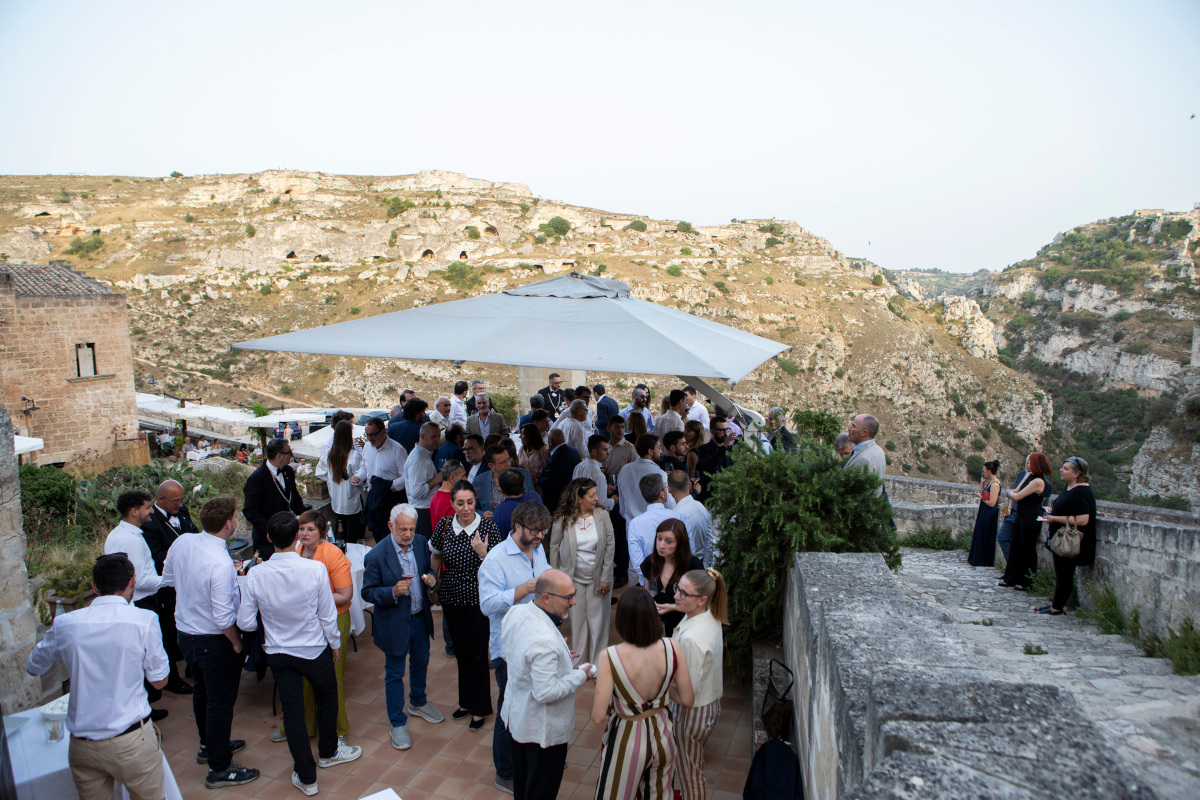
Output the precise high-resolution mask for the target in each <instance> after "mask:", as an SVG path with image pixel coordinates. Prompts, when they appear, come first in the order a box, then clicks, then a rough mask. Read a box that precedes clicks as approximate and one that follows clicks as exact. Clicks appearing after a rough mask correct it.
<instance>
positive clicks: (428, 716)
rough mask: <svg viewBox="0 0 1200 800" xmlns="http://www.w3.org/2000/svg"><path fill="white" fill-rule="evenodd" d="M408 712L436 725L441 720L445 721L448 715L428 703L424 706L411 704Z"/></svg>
mask: <svg viewBox="0 0 1200 800" xmlns="http://www.w3.org/2000/svg"><path fill="white" fill-rule="evenodd" d="M408 713H410V714H412V715H414V716H417V717H420V718H421V719H423V720H425V721H426V722H429V723H432V724H434V725H436V724H437V723H439V722H445V720H446V715H445V714H443V713H442V712H440V711H438V710H437V709H436V708H434V707H433V706H431V705H429V704H428V703H426V704H425V705H423V706H409V708H408Z"/></svg>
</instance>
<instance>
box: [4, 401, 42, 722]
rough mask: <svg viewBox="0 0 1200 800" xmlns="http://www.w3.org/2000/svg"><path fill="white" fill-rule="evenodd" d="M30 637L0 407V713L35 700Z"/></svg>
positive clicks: (15, 492)
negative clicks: (28, 660) (27, 662)
mask: <svg viewBox="0 0 1200 800" xmlns="http://www.w3.org/2000/svg"><path fill="white" fill-rule="evenodd" d="M36 643H37V620H36V618H35V617H34V615H33V607H32V606H31V605H30V602H29V575H28V574H27V573H26V572H25V532H24V530H22V527H21V482H20V479H19V478H18V477H17V458H16V456H15V455H13V428H12V421H11V420H10V419H9V416H8V411H7V410H5V409H4V408H3V407H0V712H2V713H4V714H12V713H14V712H16V711H24V710H25V709H27V708H31V707H32V706H34V705H37V703H39V702H40V701H41V697H42V683H41V681H39V680H38V679H37V678H34V677H33V676H31V675H29V674H28V673H26V672H25V659H26V658H28V657H29V652H30V651H31V650H33V646H34V644H36Z"/></svg>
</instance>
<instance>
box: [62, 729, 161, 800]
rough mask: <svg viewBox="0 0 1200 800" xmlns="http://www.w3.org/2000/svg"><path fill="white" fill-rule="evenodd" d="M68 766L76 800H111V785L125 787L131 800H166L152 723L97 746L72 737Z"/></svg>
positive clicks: (157, 745)
mask: <svg viewBox="0 0 1200 800" xmlns="http://www.w3.org/2000/svg"><path fill="white" fill-rule="evenodd" d="M67 762H68V763H69V764H70V765H71V777H72V778H74V779H75V788H76V790H78V792H79V800H112V796H113V781H116V782H118V783H123V784H125V788H126V789H128V790H129V797H130V800H165V798H166V789H165V788H164V779H163V759H162V748H161V747H160V746H159V738H158V729H157V728H155V727H154V723H152V722H147V723H146V724H145V725H143V726H142V727H140V728H138V729H137V730H136V731H133V732H132V733H126V734H124V735H122V736H114V737H113V738H111V739H103V740H101V741H98V742H93V741H90V740H88V739H76V738H75V737H71V743H70V747H69V748H68V750H67Z"/></svg>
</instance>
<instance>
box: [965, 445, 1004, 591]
mask: <svg viewBox="0 0 1200 800" xmlns="http://www.w3.org/2000/svg"><path fill="white" fill-rule="evenodd" d="M999 477H1000V461H999V460H996V461H986V462H984V465H983V477H982V478H980V480H979V491H977V492H976V493H975V496H976V497H977V498H979V510H978V511H976V512H975V533H974V534H973V535H972V536H971V552H970V553H968V554H967V564H968V565H970V566H972V567H990V566H993V565H994V564H995V563H996V522H997V520H999V518H1000V481H999V480H998V478H999Z"/></svg>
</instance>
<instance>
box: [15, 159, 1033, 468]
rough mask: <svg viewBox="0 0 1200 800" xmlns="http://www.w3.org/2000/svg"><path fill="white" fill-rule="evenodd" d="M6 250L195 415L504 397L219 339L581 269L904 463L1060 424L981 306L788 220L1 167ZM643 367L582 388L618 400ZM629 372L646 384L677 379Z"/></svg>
mask: <svg viewBox="0 0 1200 800" xmlns="http://www.w3.org/2000/svg"><path fill="white" fill-rule="evenodd" d="M0 258H3V259H6V260H8V261H12V262H22V261H24V262H45V261H48V260H50V259H56V258H61V259H65V260H67V261H69V262H70V263H72V264H74V265H77V266H79V267H81V268H82V269H84V270H85V271H86V272H88V273H89V274H90V275H92V276H94V277H96V278H98V279H101V280H105V281H108V282H110V283H112V284H113V285H114V286H116V287H118V288H120V289H122V290H124V291H125V292H126V293H127V296H128V300H129V307H130V325H131V327H132V334H133V342H134V347H135V353H134V357H135V364H136V365H137V370H138V372H137V380H138V384H139V388H140V389H142V390H151V391H153V390H158V389H164V388H166V389H170V390H172V391H174V392H176V393H184V394H187V395H189V396H199V397H203V398H204V400H205V401H206V402H217V403H225V404H239V403H248V402H249V401H251V400H262V401H267V402H270V403H276V404H277V403H279V402H284V401H286V402H287V403H288V404H289V405H291V404H302V403H303V404H312V405H316V406H337V405H354V406H362V405H368V406H386V405H390V404H391V403H392V402H394V401H395V397H396V395H397V393H398V391H399V390H401V389H404V388H409V387H411V388H415V389H417V390H418V391H419V392H420V393H422V394H423V395H424V396H427V397H433V396H436V395H437V394H440V393H443V392H445V391H447V390H448V389H449V387H450V385H451V383H452V381H453V380H455V379H457V378H460V377H465V378H470V377H475V376H480V377H483V378H484V379H485V380H487V381H488V383H489V385H490V386H492V387H494V388H495V389H496V390H498V391H506V392H509V393H511V392H513V391H514V388H515V384H516V370H515V369H514V368H511V367H504V366H494V365H480V364H472V363H468V364H466V365H465V366H464V367H463V368H462V369H461V370H456V369H455V367H454V365H453V364H452V363H449V362H425V361H411V362H409V361H391V360H370V361H368V360H364V359H350V358H336V357H312V356H307V355H291V354H273V353H256V352H244V351H234V352H230V351H229V349H228V346H229V344H230V343H231V342H235V341H241V340H245V339H251V338H257V337H261V336H268V335H272V334H275V333H282V332H285V331H290V330H295V329H299V328H305V327H311V326H316V325H321V324H326V323H331V322H336V321H340V320H345V319H349V318H352V317H353V316H355V315H373V314H380V313H386V312H389V311H393V310H401V309H405V308H411V307H413V306H418V305H424V304H428V303H437V302H444V301H448V300H453V299H457V298H460V297H464V296H468V295H472V294H477V293H482V292H494V291H497V290H499V289H502V288H504V287H507V286H512V285H519V284H523V283H530V282H533V281H536V280H539V279H541V278H542V277H544V276H545V275H549V274H554V273H559V272H563V271H566V270H577V271H581V272H590V273H593V274H604V275H606V276H610V277H615V278H618V279H620V280H624V281H627V282H628V283H630V284H631V285H632V286H633V288H634V293H635V295H636V296H638V297H641V298H644V299H647V300H651V301H654V302H658V303H663V304H666V305H672V306H674V307H677V308H680V309H685V310H687V311H688V312H690V313H692V314H696V315H700V316H704V317H706V318H710V319H715V320H718V321H721V322H723V323H725V324H729V325H734V326H736V327H739V328H743V329H745V330H749V331H751V332H753V333H756V334H759V335H761V336H766V337H770V338H773V339H776V340H778V341H782V342H785V343H787V344H789V345H791V347H792V348H793V349H792V350H791V351H789V352H787V353H785V354H783V356H782V357H781V358H779V359H777V360H774V361H770V362H768V363H767V364H765V365H763V366H762V367H761V368H759V369H758V370H757V371H755V372H754V373H752V374H751V375H750V376H749V377H747V378H746V379H745V380H743V381H742V382H741V383H739V384H738V385H737V387H736V388H734V389H733V390H732V391H731V394H732V396H733V397H734V398H735V399H737V400H738V401H739V402H741V403H743V404H745V405H748V406H750V407H754V408H759V409H763V410H765V409H766V408H768V407H769V406H772V405H776V404H778V405H783V406H788V407H797V406H811V407H820V408H825V409H828V410H830V411H833V412H834V413H837V414H839V415H841V416H843V417H846V418H849V416H850V415H851V414H852V413H853V412H856V411H864V410H865V411H871V412H873V413H875V414H876V415H877V416H878V417H879V418H880V419H881V422H882V425H883V428H882V431H881V434H880V441H881V442H882V443H884V444H885V446H886V447H887V449H888V451H889V457H890V459H891V462H892V466H891V470H892V471H894V472H896V473H898V474H910V475H927V476H929V477H935V478H941V479H947V480H961V479H963V478H964V477H965V475H964V461H965V459H966V458H967V457H968V456H970V455H973V454H980V455H985V456H988V457H992V456H999V457H1001V458H1002V460H1003V461H1004V462H1005V463H1006V464H1007V465H1009V466H1013V465H1015V464H1016V462H1017V461H1018V460H1019V458H1021V457H1023V454H1024V452H1025V451H1027V450H1028V448H1029V447H1030V446H1031V444H1040V443H1042V442H1043V441H1044V440H1045V438H1046V437H1047V435H1048V434H1049V433H1050V432H1051V429H1052V424H1053V421H1054V403H1053V401H1052V399H1051V396H1050V395H1049V394H1047V393H1046V392H1044V391H1042V390H1040V389H1039V388H1038V386H1036V385H1035V384H1034V382H1033V381H1031V380H1030V379H1029V378H1028V377H1026V376H1023V375H1021V374H1020V373H1019V372H1017V371H1015V370H1014V369H1013V368H1012V367H1011V366H1010V365H1006V364H1005V363H1002V361H1001V360H1000V353H999V348H1000V347H1009V348H1011V347H1012V344H1011V343H1010V342H1008V341H1007V340H1003V339H998V338H996V336H994V333H995V324H994V322H993V320H992V319H991V318H989V317H988V316H986V315H985V314H984V313H983V312H982V311H981V310H980V309H979V307H978V305H976V304H975V303H974V302H973V301H968V300H965V299H963V302H962V303H961V304H959V303H958V301H955V300H950V301H948V302H946V303H945V304H942V303H936V304H925V305H922V304H921V303H918V302H914V301H911V300H907V299H906V298H905V297H904V296H903V295H901V294H900V293H898V292H897V291H896V289H895V288H894V287H893V286H892V285H891V284H890V283H888V282H887V281H886V280H884V278H883V276H882V274H881V271H880V270H879V268H878V267H876V266H875V265H873V264H870V263H869V262H866V261H859V260H854V259H849V258H847V257H845V256H843V255H842V254H841V253H840V252H838V251H837V250H836V249H835V248H834V246H833V245H831V244H830V243H829V242H827V241H825V240H824V239H821V238H820V237H818V236H816V235H814V234H812V233H810V232H809V231H807V230H805V229H804V228H802V227H801V226H799V225H797V224H795V223H791V222H783V221H778V220H735V221H731V222H730V223H729V224H727V225H720V226H692V225H690V224H688V223H687V222H685V221H680V220H654V219H649V218H646V217H642V216H639V215H636V214H630V213H618V212H610V211H601V210H597V209H591V208H585V207H580V206H572V205H567V204H565V203H562V202H558V201H552V200H547V199H542V198H538V197H535V196H534V195H533V193H532V192H531V191H530V189H529V188H528V187H526V186H523V185H520V184H512V183H493V182H489V181H483V180H476V179H471V178H467V177H465V176H463V175H457V174H453V173H446V172H422V173H419V174H417V175H408V176H400V177H387V178H384V177H351V176H338V175H322V174H314V173H301V172H265V173H259V174H255V175H205V176H193V177H183V176H179V175H176V176H173V177H170V178H162V179H135V178H128V177H123V176H119V177H114V176H108V177H94V176H92V177H78V176H48V177H24V176H19V177H17V176H14V177H5V178H0ZM463 324H464V325H469V324H471V321H470V320H464V321H463ZM481 335H486V331H481ZM531 346H536V343H531ZM1011 363H1012V364H1015V363H1016V362H1015V361H1012V362H1011ZM547 366H553V365H547ZM641 377H643V376H628V375H605V374H592V375H589V380H591V381H595V380H599V381H602V382H604V383H606V384H607V385H608V386H609V387H610V390H612V391H613V393H614V394H616V395H618V396H622V397H623V396H625V395H627V393H628V390H627V386H628V385H631V384H632V383H634V382H636V379H638V378H641ZM644 377H646V379H647V380H646V382H647V383H649V384H650V385H651V387H652V389H654V390H655V391H656V392H659V391H661V390H663V389H667V388H670V387H671V386H672V385H674V384H675V383H676V381H675V380H674V379H673V378H669V377H659V376H644ZM1018 454H1020V456H1019V455H1018ZM1009 474H1012V473H1011V472H1010V473H1009Z"/></svg>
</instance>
